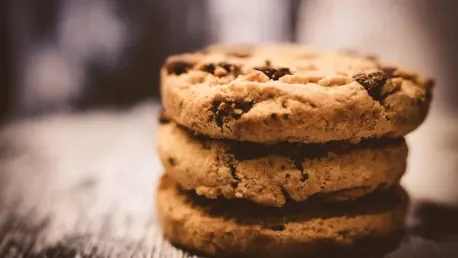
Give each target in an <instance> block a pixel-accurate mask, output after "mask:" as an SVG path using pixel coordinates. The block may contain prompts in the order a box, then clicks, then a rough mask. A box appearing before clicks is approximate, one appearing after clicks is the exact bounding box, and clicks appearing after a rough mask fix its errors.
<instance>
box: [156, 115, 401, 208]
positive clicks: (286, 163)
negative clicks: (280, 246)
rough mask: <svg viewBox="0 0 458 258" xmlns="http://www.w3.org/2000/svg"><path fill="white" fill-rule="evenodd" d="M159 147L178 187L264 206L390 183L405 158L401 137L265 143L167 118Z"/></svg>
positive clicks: (359, 192) (354, 193)
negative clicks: (211, 133)
mask: <svg viewBox="0 0 458 258" xmlns="http://www.w3.org/2000/svg"><path fill="white" fill-rule="evenodd" d="M158 147H159V155H160V157H161V160H162V163H163V164H164V166H165V170H166V173H167V174H168V175H169V176H170V177H171V178H173V179H174V180H175V181H177V182H178V183H179V184H180V185H181V186H182V187H183V188H185V189H188V190H195V191H196V192H197V194H199V195H202V196H206V197H207V198H217V197H219V196H224V197H226V198H238V199H249V200H252V201H254V202H257V203H260V204H264V205H269V206H283V205H284V204H285V202H286V201H287V199H292V200H295V201H304V200H306V199H308V198H309V197H311V196H317V197H320V198H325V199H327V200H348V199H354V198H356V197H360V196H363V195H365V194H367V193H370V192H372V191H374V190H376V189H380V188H387V187H390V186H392V185H395V184H397V183H398V182H399V179H400V178H401V176H402V175H403V174H404V171H405V169H406V159H407V146H406V143H405V141H404V139H383V140H377V141H374V140H373V141H367V140H366V141H362V142H360V143H359V144H358V145H350V144H339V143H328V144H297V143H277V144H273V145H265V144H255V143H248V142H236V141H230V140H215V139H210V138H208V137H203V136H195V135H193V134H192V133H191V132H189V131H188V130H186V129H184V128H183V127H180V126H178V125H177V124H176V123H174V122H171V121H169V122H168V123H163V124H161V126H160V128H159V135H158Z"/></svg>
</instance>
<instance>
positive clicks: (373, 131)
mask: <svg viewBox="0 0 458 258" xmlns="http://www.w3.org/2000/svg"><path fill="white" fill-rule="evenodd" d="M161 74H162V80H161V92H162V97H163V104H164V108H165V110H166V112H167V113H168V114H169V115H170V116H171V117H172V119H173V120H175V121H176V122H177V123H179V124H181V125H183V126H185V127H188V128H190V129H192V130H194V131H196V132H198V133H200V134H205V135H208V136H211V137H216V138H228V139H235V140H243V141H252V142H280V141H289V142H306V143H323V142H328V141H335V140H339V141H340V140H344V141H351V142H358V141H359V140H360V139H362V138H380V137H399V136H402V135H405V134H407V133H409V132H410V131H412V130H414V129H415V128H416V127H417V126H418V125H419V124H420V123H421V122H422V121H423V120H424V118H425V116H426V114H427V111H428V108H429V103H430V101H431V90H432V86H433V81H432V80H430V79H426V78H423V77H421V76H420V75H418V74H415V73H413V72H410V71H408V70H406V69H403V68H401V67H398V66H394V65H389V64H387V63H384V62H382V61H380V60H379V59H378V58H376V57H374V56H367V55H361V54H358V53H355V52H352V51H341V52H324V51H317V50H313V49H310V48H308V47H305V46H300V45H293V44H290V45H263V46H243V45H240V46H221V45H218V46H210V47H208V48H206V49H203V50H201V51H197V52H195V53H185V54H180V55H176V56H171V57H169V58H168V59H167V60H166V62H165V63H164V66H163V69H162V73H161Z"/></svg>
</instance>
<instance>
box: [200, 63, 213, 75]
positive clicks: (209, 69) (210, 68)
mask: <svg viewBox="0 0 458 258" xmlns="http://www.w3.org/2000/svg"><path fill="white" fill-rule="evenodd" d="M215 69H216V66H215V65H214V64H206V65H204V66H203V67H202V70H203V71H205V72H207V73H211V74H215Z"/></svg>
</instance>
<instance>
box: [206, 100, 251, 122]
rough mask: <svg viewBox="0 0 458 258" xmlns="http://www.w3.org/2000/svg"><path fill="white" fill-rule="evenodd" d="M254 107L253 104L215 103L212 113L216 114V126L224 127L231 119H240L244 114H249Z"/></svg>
mask: <svg viewBox="0 0 458 258" xmlns="http://www.w3.org/2000/svg"><path fill="white" fill-rule="evenodd" d="M252 107H253V103H252V102H222V101H213V103H212V112H213V113H214V118H215V122H216V125H217V126H218V127H222V126H223V125H224V124H225V123H227V122H229V121H230V120H231V119H239V118H240V117H241V116H242V114H244V113H246V112H248V111H249V110H250V109H251V108H252Z"/></svg>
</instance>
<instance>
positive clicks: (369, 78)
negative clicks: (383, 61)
mask: <svg viewBox="0 0 458 258" xmlns="http://www.w3.org/2000/svg"><path fill="white" fill-rule="evenodd" d="M353 79H355V80H356V81H357V82H358V83H359V84H361V85H362V86H363V87H364V88H365V89H366V90H367V92H368V93H369V95H370V96H371V97H372V98H373V99H374V100H377V101H381V100H382V99H383V96H382V89H383V86H384V85H385V83H386V80H388V79H389V78H388V76H387V75H386V74H385V73H383V72H375V73H370V74H356V75H354V76H353Z"/></svg>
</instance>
